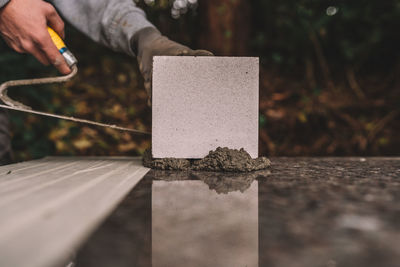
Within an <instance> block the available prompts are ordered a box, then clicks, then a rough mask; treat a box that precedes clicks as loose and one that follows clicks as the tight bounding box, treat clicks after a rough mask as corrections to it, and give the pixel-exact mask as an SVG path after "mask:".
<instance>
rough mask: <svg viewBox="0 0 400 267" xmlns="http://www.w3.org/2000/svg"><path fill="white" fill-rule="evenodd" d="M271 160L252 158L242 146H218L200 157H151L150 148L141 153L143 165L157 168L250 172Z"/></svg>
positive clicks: (259, 168)
mask: <svg viewBox="0 0 400 267" xmlns="http://www.w3.org/2000/svg"><path fill="white" fill-rule="evenodd" d="M270 164H271V162H270V161H269V159H267V158H266V157H259V158H256V159H252V158H251V156H250V155H249V153H247V151H245V150H244V149H243V148H241V149H240V150H238V149H230V148H227V147H223V148H222V147H218V148H217V149H216V150H214V151H210V152H209V153H208V155H207V156H205V157H204V158H202V159H191V160H188V159H178V158H160V159H153V157H152V153H151V150H150V149H148V150H146V152H145V153H144V155H143V165H144V166H145V167H148V168H152V169H159V170H180V171H184V170H195V171H221V172H250V171H258V170H263V169H266V168H268V167H269V166H270Z"/></svg>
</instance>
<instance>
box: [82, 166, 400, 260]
mask: <svg viewBox="0 0 400 267" xmlns="http://www.w3.org/2000/svg"><path fill="white" fill-rule="evenodd" d="M272 162H273V165H272V169H271V173H269V172H262V173H260V172H259V173H251V174H215V173H201V172H190V173H184V172H165V171H151V172H149V174H148V175H147V176H146V177H145V178H144V179H143V180H142V181H141V182H140V184H138V185H137V186H136V187H135V188H134V189H133V191H132V192H131V193H130V194H129V196H128V197H127V198H126V199H125V200H124V202H123V203H122V204H121V205H120V206H119V207H118V208H117V209H116V211H115V212H114V213H113V214H112V215H111V216H110V217H109V218H108V219H107V221H106V222H105V223H104V224H103V225H102V226H101V227H100V228H99V229H98V230H97V231H96V232H95V234H93V236H92V237H91V238H90V240H89V241H88V242H87V243H86V244H85V245H84V247H83V248H82V249H81V251H80V252H79V253H78V257H77V266H117V267H118V266H289V267H292V266H293V267H297V266H299V267H300V266H398V263H399V262H400V228H399V227H400V226H399V225H400V160H398V159H367V160H365V159H361V160H360V159H356V158H354V159H275V160H273V161H272Z"/></svg>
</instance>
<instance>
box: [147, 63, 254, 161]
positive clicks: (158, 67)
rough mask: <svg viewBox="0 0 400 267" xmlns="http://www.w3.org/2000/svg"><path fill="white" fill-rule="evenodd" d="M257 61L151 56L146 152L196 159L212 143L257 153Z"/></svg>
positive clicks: (204, 153)
mask: <svg viewBox="0 0 400 267" xmlns="http://www.w3.org/2000/svg"><path fill="white" fill-rule="evenodd" d="M258 77H259V60H258V58H250V57H167V56H161V57H154V65H153V96H152V109H153V110H152V116H153V122H152V124H153V126H152V152H153V157H155V158H166V157H175V158H202V157H204V156H206V155H207V154H208V152H209V151H210V150H214V149H215V148H217V147H218V146H221V147H225V146H226V147H229V148H236V149H240V148H244V149H245V150H246V151H247V152H249V154H250V155H251V157H253V158H255V157H257V156H258V100H259V89H258V88H259V86H258V80H259V78H258Z"/></svg>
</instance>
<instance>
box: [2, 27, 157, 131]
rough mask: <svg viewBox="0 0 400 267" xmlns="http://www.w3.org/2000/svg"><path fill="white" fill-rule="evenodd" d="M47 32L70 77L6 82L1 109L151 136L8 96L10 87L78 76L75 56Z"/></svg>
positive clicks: (60, 41)
mask: <svg viewBox="0 0 400 267" xmlns="http://www.w3.org/2000/svg"><path fill="white" fill-rule="evenodd" d="M47 30H48V32H49V34H50V37H51V39H52V41H53V43H54V45H55V46H56V47H57V49H58V51H59V52H60V53H61V54H62V56H63V57H64V59H65V61H66V63H67V64H68V66H69V67H70V68H71V70H72V71H71V73H70V74H68V75H64V76H58V77H49V78H38V79H26V80H15V81H8V82H4V83H2V84H1V85H0V100H1V101H3V103H4V104H0V107H1V108H5V109H11V110H17V111H22V112H27V113H31V114H37V115H42V116H47V117H53V118H58V119H63V120H69V121H74V122H79V123H86V124H91V125H95V126H100V127H107V128H112V129H115V130H120V131H128V132H132V133H136V134H150V133H149V132H146V131H141V130H136V129H131V128H126V127H121V126H117V125H114V124H106V123H101V122H96V121H91V120H85V119H80V118H75V117H70V116H64V115H58V114H52V113H47V112H42V111H37V110H33V109H32V108H31V107H29V106H26V105H24V104H22V103H21V102H18V101H15V100H13V99H11V98H10V97H9V96H8V95H7V90H8V89H9V88H10V87H15V86H24V85H37V84H49V83H62V82H66V81H69V80H70V79H72V78H73V77H74V76H75V75H76V74H77V72H78V67H77V63H78V61H77V59H76V58H75V56H74V55H73V54H72V53H71V51H70V50H68V48H67V46H66V45H65V43H64V41H63V40H62V39H61V37H60V36H59V35H58V34H57V33H56V32H55V31H54V30H53V29H51V28H50V27H48V28H47Z"/></svg>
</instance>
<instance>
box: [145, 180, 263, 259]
mask: <svg viewBox="0 0 400 267" xmlns="http://www.w3.org/2000/svg"><path fill="white" fill-rule="evenodd" d="M151 206H152V215H151V217H152V225H151V228H152V231H151V232H152V234H151V239H152V242H151V243H152V253H151V254H152V266H153V267H175V266H195V267H197V266H207V267H208V266H213V267H214V266H215V267H217V266H218V267H219V266H229V267H231V266H241V267H244V266H248V267H258V266H259V265H258V257H259V255H258V251H259V250H258V242H259V240H258V224H259V220H258V183H257V182H256V181H254V182H253V183H252V184H251V186H250V187H249V188H248V189H247V190H245V191H244V192H240V191H235V192H229V193H228V194H217V193H215V191H212V190H210V189H209V188H208V185H206V184H205V183H203V182H202V181H179V182H176V181H175V182H167V181H153V186H152V200H151ZM260 266H261V265H260ZM261 267H262V266H261Z"/></svg>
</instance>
